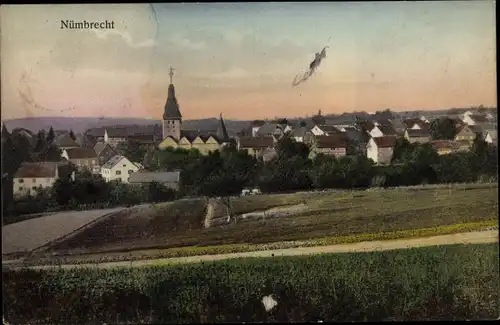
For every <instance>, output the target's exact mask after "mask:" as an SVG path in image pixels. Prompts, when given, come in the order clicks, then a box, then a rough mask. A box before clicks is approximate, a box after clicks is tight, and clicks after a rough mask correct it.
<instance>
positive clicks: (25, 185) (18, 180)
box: [13, 162, 59, 197]
mask: <svg viewBox="0 0 500 325" xmlns="http://www.w3.org/2000/svg"><path fill="white" fill-rule="evenodd" d="M58 178H59V164H58V163H56V162H37V163H23V164H22V165H21V166H20V167H19V169H18V170H17V171H16V173H15V174H14V178H13V191H14V196H17V197H19V196H25V195H36V193H37V191H38V190H40V189H44V188H50V187H52V186H53V185H54V183H55V182H56V180H57V179H58Z"/></svg>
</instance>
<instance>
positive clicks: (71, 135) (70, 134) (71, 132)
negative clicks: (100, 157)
mask: <svg viewBox="0 0 500 325" xmlns="http://www.w3.org/2000/svg"><path fill="white" fill-rule="evenodd" d="M69 137H70V138H71V139H72V140H73V141H76V136H75V134H74V133H73V130H71V131H69Z"/></svg>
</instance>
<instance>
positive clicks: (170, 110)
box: [163, 66, 182, 120]
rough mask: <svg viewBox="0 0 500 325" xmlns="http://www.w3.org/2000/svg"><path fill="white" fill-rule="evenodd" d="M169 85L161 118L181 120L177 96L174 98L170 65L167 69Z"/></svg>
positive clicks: (172, 71)
mask: <svg viewBox="0 0 500 325" xmlns="http://www.w3.org/2000/svg"><path fill="white" fill-rule="evenodd" d="M168 74H169V76H170V85H169V86H168V96H167V102H166V103H165V110H164V112H163V120H181V119H182V115H181V112H180V110H179V104H178V103H177V98H175V88H174V84H173V83H172V77H173V76H174V69H173V68H172V66H170V71H169V73H168Z"/></svg>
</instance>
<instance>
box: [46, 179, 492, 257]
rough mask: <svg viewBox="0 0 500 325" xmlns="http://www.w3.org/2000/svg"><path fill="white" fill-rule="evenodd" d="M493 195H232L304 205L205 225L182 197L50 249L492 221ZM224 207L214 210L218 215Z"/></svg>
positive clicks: (241, 201)
mask: <svg viewBox="0 0 500 325" xmlns="http://www.w3.org/2000/svg"><path fill="white" fill-rule="evenodd" d="M497 193H498V185H497V184H494V185H487V186H484V185H475V186H456V187H450V188H447V187H427V188H422V187H417V188H407V189H391V190H373V191H352V192H329V193H314V192H308V193H294V194H281V195H260V196H249V197H242V198H236V199H233V200H232V201H233V210H234V213H235V214H236V215H238V214H243V213H247V212H252V211H258V210H265V209H269V208H273V207H279V206H290V205H294V204H305V205H307V207H308V211H305V212H301V213H299V214H296V215H292V216H286V217H279V218H267V219H261V220H251V221H241V222H240V221H238V222H237V223H235V224H230V225H226V226H220V227H214V228H208V229H205V228H204V227H203V221H204V217H205V213H206V202H205V201H204V200H202V199H199V200H183V201H178V202H172V203H164V204H159V205H156V206H153V207H152V208H149V209H143V210H142V211H134V210H132V211H131V213H130V214H129V215H127V216H123V215H121V216H115V217H110V218H107V219H106V220H103V221H102V222H100V223H98V224H96V225H95V226H94V227H90V228H88V229H86V230H85V231H82V232H81V233H79V234H77V235H76V236H74V237H72V238H71V239H69V240H66V241H64V242H61V243H60V244H58V245H55V246H53V247H51V249H50V250H49V254H51V255H52V254H95V253H103V252H107V253H110V252H119V253H129V252H131V251H136V250H145V249H148V250H150V249H166V248H179V247H186V246H218V245H234V244H265V243H270V242H281V241H297V240H310V239H314V238H320V237H329V236H330V237H331V236H335V237H338V236H350V235H359V234H374V233H382V232H394V231H404V230H411V229H420V228H432V227H438V226H449V225H455V224H461V223H470V222H483V221H491V220H496V219H497V212H498V196H497V195H498V194H497ZM224 211H225V210H224V209H223V208H222V207H219V208H218V209H216V213H217V214H219V215H223V213H224Z"/></svg>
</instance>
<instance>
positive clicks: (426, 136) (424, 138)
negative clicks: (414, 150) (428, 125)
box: [404, 129, 431, 143]
mask: <svg viewBox="0 0 500 325" xmlns="http://www.w3.org/2000/svg"><path fill="white" fill-rule="evenodd" d="M404 137H405V139H406V140H408V142H410V143H416V142H419V143H427V142H429V141H431V134H430V132H429V130H427V129H423V130H422V129H406V131H405V134H404Z"/></svg>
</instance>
